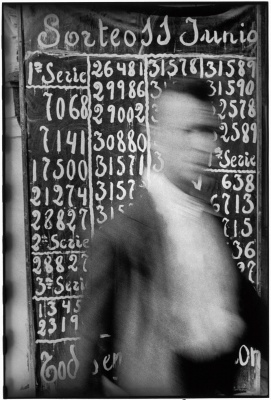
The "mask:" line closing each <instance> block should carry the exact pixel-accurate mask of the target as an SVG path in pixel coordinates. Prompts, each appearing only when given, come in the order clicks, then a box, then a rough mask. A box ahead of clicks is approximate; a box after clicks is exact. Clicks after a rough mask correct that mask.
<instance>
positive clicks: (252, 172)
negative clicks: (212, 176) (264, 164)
mask: <svg viewBox="0 0 271 400" xmlns="http://www.w3.org/2000/svg"><path fill="white" fill-rule="evenodd" d="M204 171H209V172H227V173H232V174H256V173H257V171H256V170H255V169H247V170H241V169H223V168H221V169H212V168H207V169H205V170H204Z"/></svg>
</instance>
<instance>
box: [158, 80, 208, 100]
mask: <svg viewBox="0 0 271 400" xmlns="http://www.w3.org/2000/svg"><path fill="white" fill-rule="evenodd" d="M167 91H172V92H176V93H185V94H189V95H191V96H193V97H195V98H196V99H198V100H200V101H204V102H208V103H210V93H211V91H210V86H209V85H208V83H207V82H206V81H205V80H203V79H200V78H190V77H189V78H187V77H176V78H175V77H174V78H173V79H171V80H169V81H168V82H167V84H166V89H165V92H167Z"/></svg>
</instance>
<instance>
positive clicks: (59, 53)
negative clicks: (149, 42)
mask: <svg viewBox="0 0 271 400" xmlns="http://www.w3.org/2000/svg"><path fill="white" fill-rule="evenodd" d="M34 54H40V55H42V54H46V55H49V56H55V57H59V58H63V57H78V56H80V57H89V58H99V59H100V58H120V59H122V58H134V59H139V60H144V59H146V58H147V59H148V58H163V57H165V58H185V57H187V58H189V57H195V58H200V57H202V58H220V59H221V58H237V59H242V60H256V59H257V58H256V57H248V56H244V55H240V54H206V53H178V54H176V53H175V54H168V53H159V54H153V53H150V54H142V55H140V54H129V53H127V54H115V53H113V54H108V53H103V54H100V53H94V54H89V53H79V52H72V51H71V52H66V51H65V50H64V51H63V50H59V51H57V50H54V51H52V52H48V51H40V50H36V51H34V52H28V54H27V58H26V59H28V58H29V57H31V56H32V55H34Z"/></svg>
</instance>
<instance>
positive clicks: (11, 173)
mask: <svg viewBox="0 0 271 400" xmlns="http://www.w3.org/2000/svg"><path fill="white" fill-rule="evenodd" d="M3 17H4V60H5V64H4V66H5V73H4V77H3V79H4V82H3V86H4V110H3V113H4V115H3V116H4V133H3V134H4V148H3V155H4V176H3V178H4V199H3V201H4V236H5V246H4V252H5V253H4V257H5V275H4V284H5V309H4V312H5V314H4V315H5V336H6V354H5V370H4V373H5V391H6V392H5V397H7V398H14V397H17V398H18V397H32V396H33V393H34V392H33V387H34V385H33V382H32V381H31V379H32V378H31V377H32V375H33V372H34V371H30V370H29V343H28V340H29V339H28V338H29V329H28V327H29V323H28V311H27V290H26V288H27V285H26V261H25V237H24V202H23V173H22V137H21V130H20V126H19V123H18V121H17V118H16V116H15V106H14V96H13V90H14V89H13V87H12V85H11V83H10V76H11V74H12V73H13V74H14V73H16V70H18V63H17V47H18V38H17V26H16V24H17V18H16V10H15V9H14V8H11V7H8V6H5V7H4V15H3ZM31 382H32V383H31Z"/></svg>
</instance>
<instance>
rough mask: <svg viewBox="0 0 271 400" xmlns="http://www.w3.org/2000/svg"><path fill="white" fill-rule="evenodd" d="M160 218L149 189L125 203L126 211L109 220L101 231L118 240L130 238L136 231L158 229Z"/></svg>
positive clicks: (104, 234) (102, 233)
mask: <svg viewBox="0 0 271 400" xmlns="http://www.w3.org/2000/svg"><path fill="white" fill-rule="evenodd" d="M158 225H159V218H158V214H157V212H156V209H155V206H154V203H153V200H152V198H151V196H150V194H149V193H148V191H147V190H144V191H142V192H141V193H140V194H138V195H137V196H136V197H135V198H134V199H133V203H132V204H131V201H128V202H127V203H126V204H125V205H124V213H118V214H117V215H116V216H115V218H114V219H112V220H110V221H107V222H106V223H105V224H104V225H103V226H102V227H101V228H100V229H99V232H100V234H101V235H102V236H106V237H108V238H111V239H113V240H114V241H118V240H121V241H123V240H129V239H130V237H131V235H133V234H134V233H135V232H146V231H149V230H157V229H158Z"/></svg>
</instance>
